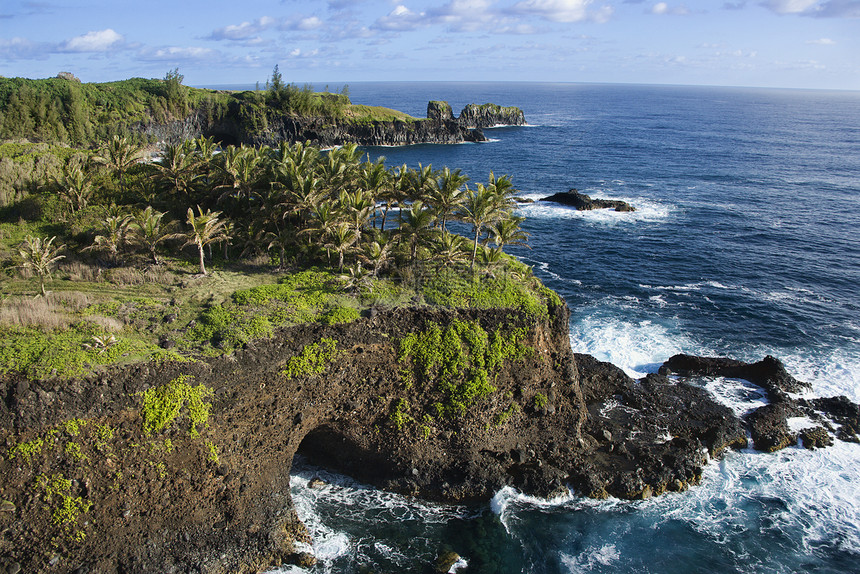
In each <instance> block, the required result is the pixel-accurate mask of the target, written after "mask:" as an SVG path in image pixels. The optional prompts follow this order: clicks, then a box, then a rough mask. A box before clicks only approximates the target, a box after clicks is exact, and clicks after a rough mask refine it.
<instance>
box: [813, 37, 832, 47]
mask: <svg viewBox="0 0 860 574" xmlns="http://www.w3.org/2000/svg"><path fill="white" fill-rule="evenodd" d="M806 43H807V44H818V45H819V46H834V45H835V44H836V42H834V41H833V40H831V39H830V38H818V39H817V40H807V42H806Z"/></svg>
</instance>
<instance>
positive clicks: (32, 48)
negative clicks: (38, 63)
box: [0, 38, 54, 61]
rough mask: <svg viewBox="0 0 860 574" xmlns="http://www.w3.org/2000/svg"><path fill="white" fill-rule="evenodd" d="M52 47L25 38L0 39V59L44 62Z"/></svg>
mask: <svg viewBox="0 0 860 574" xmlns="http://www.w3.org/2000/svg"><path fill="white" fill-rule="evenodd" d="M53 48H54V46H49V45H47V44H37V43H34V42H31V41H30V40H27V39H26V38H9V39H6V38H0V58H3V59H4V60H9V61H12V60H44V59H46V58H47V57H48V54H49V53H50V52H52V51H53Z"/></svg>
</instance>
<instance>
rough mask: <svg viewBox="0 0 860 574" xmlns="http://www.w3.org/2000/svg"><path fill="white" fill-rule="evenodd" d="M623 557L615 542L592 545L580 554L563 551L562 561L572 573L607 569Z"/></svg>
mask: <svg viewBox="0 0 860 574" xmlns="http://www.w3.org/2000/svg"><path fill="white" fill-rule="evenodd" d="M619 558H621V553H620V552H619V551H618V549H617V548H616V547H615V545H614V544H604V545H603V546H600V547H590V548H589V549H588V550H587V551H585V552H583V553H581V554H579V555H578V556H570V555H568V554H565V553H561V563H562V565H564V566H565V567H566V568H567V569H568V572H570V573H571V574H578V573H579V572H593V571H595V570H597V571H601V572H602V571H605V570H606V568H607V567H611V566H612V564H613V563H615V562H617V561H618V559H619Z"/></svg>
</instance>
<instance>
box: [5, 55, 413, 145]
mask: <svg viewBox="0 0 860 574" xmlns="http://www.w3.org/2000/svg"><path fill="white" fill-rule="evenodd" d="M61 76H62V77H57V78H48V79H41V80H30V79H26V78H0V140H29V141H36V142H62V143H68V144H71V145H74V146H86V147H96V146H98V145H99V142H103V141H106V140H108V139H110V138H111V137H112V136H114V135H118V136H122V137H126V138H129V139H130V140H132V141H134V142H135V143H155V141H154V139H153V136H151V135H147V132H146V127H147V126H150V125H153V124H165V123H167V122H169V121H172V120H182V119H185V118H187V117H188V116H191V115H194V116H195V117H196V118H197V119H198V121H199V122H200V123H201V124H202V125H204V126H212V125H214V124H217V123H218V122H221V121H222V120H224V119H225V118H233V119H235V120H237V121H238V122H240V123H241V124H242V125H243V126H246V127H247V128H248V129H249V130H250V131H251V132H253V133H256V132H262V131H265V130H266V129H267V128H268V126H269V125H270V124H271V122H272V121H273V119H274V118H276V117H279V116H283V115H299V116H304V117H323V118H328V119H339V120H344V121H350V122H366V121H370V120H372V119H400V120H414V118H411V117H410V116H407V115H406V114H402V113H400V112H396V111H395V110H389V109H386V108H374V107H369V106H353V105H352V104H351V102H350V100H349V90H348V88H347V87H344V89H343V90H342V91H341V92H340V93H336V94H335V93H329V92H328V89H326V91H324V92H321V93H320V92H314V91H313V87H312V86H310V85H307V84H306V85H304V86H303V87H299V86H296V85H295V84H289V83H284V81H283V79H282V77H281V74H280V72H279V71H278V68H277V66H276V67H275V70H274V72H273V73H272V78H271V79H270V80H269V81H268V82H267V84H266V87H265V89H257V90H254V91H244V92H228V91H218V90H206V89H199V88H191V87H188V86H184V85H183V84H182V81H183V76H182V74H180V73H179V70H178V69H177V70H173V71H170V72H168V73H167V74H166V76H165V77H164V79H161V80H158V79H144V78H132V79H130V80H122V81H118V82H107V83H87V84H83V83H81V82H79V81H77V80H76V79H74V78H73V77H69V75H68V74H65V75H63V74H61Z"/></svg>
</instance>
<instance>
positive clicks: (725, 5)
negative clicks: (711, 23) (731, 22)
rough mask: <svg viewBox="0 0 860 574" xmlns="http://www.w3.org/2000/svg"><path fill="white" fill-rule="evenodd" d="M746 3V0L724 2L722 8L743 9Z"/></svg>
mask: <svg viewBox="0 0 860 574" xmlns="http://www.w3.org/2000/svg"><path fill="white" fill-rule="evenodd" d="M746 5H747V3H746V0H742V1H741V2H724V3H723V10H743V9H744V7H746Z"/></svg>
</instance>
